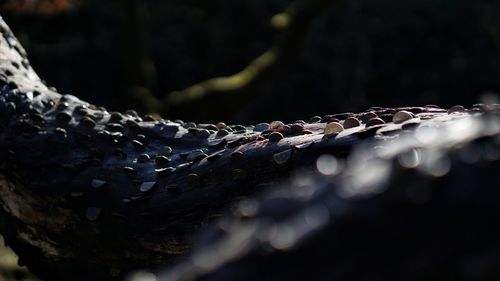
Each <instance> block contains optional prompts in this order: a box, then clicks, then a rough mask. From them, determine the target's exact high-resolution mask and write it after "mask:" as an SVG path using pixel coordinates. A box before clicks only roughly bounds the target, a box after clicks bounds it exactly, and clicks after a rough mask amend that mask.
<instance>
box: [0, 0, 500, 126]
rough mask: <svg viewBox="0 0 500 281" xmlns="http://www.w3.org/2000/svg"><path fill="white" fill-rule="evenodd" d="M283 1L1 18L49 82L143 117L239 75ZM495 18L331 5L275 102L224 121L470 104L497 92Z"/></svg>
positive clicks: (489, 12) (124, 5) (454, 4)
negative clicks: (167, 101) (177, 95)
mask: <svg viewBox="0 0 500 281" xmlns="http://www.w3.org/2000/svg"><path fill="white" fill-rule="evenodd" d="M4 2H5V1H4ZM7 2H9V1H7ZM27 2H44V1H27ZM46 2H50V3H56V2H58V1H46ZM59 2H61V1H59ZM63 2H66V1H62V2H61V3H63ZM290 2H291V1H287V0H269V1H255V0H242V1H230V0H215V1H210V2H203V1H201V2H200V1H192V0H190V1H185V0H182V1H181V0H170V1H159V0H141V1H138V0H137V1H134V0H124V1H119V0H113V1H111V0H110V1H97V0H87V1H71V2H68V3H70V4H71V5H70V6H71V7H72V8H71V9H69V10H67V11H65V12H64V13H56V14H52V15H47V14H43V13H41V14H40V13H17V12H14V11H13V10H5V9H3V10H2V14H3V15H4V16H5V17H6V20H7V22H9V23H10V25H11V27H12V28H13V30H14V31H15V32H16V34H17V35H18V36H20V37H21V39H22V41H23V43H24V45H25V47H26V48H27V49H28V53H29V54H30V57H31V60H32V62H33V64H34V66H35V67H36V69H37V70H38V71H39V73H40V75H41V76H42V77H44V78H46V80H47V81H48V82H49V84H51V85H55V86H56V87H58V88H59V89H61V90H62V91H63V92H68V91H71V92H75V93H78V94H79V95H81V96H82V97H83V98H85V99H88V100H92V101H94V102H95V103H98V104H104V105H107V106H108V107H110V108H113V109H125V108H127V107H131V104H134V107H140V109H141V110H142V111H143V112H147V111H150V110H154V108H155V104H154V101H153V100H150V101H149V102H148V100H147V99H144V97H149V96H151V95H153V96H156V97H158V98H163V97H165V96H166V95H167V94H168V93H171V92H173V91H177V90H182V89H185V88H186V87H188V86H190V85H193V84H196V83H197V82H200V81H203V80H206V79H209V78H213V77H218V76H226V75H231V74H234V73H237V72H238V71H240V70H242V69H243V68H244V67H245V66H246V65H248V63H249V62H251V61H252V60H253V59H254V58H256V57H257V56H259V55H260V54H262V53H263V52H264V51H265V50H266V49H268V48H269V47H270V46H271V44H272V42H273V39H274V34H275V31H274V30H273V28H272V26H271V18H272V16H273V15H275V14H277V13H279V12H281V11H283V10H284V9H285V8H286V7H288V5H289V4H290ZM499 11H500V4H498V3H497V2H495V1H489V0H478V1H467V0H443V1H431V0H423V1H422V0H408V1H400V2H394V1H388V0H381V1H380V0H377V1H375V0H363V1H362V0H352V1H340V3H339V5H337V6H335V7H334V9H331V10H327V11H325V13H324V14H323V15H322V16H321V17H320V18H319V19H318V21H317V22H316V23H315V24H314V25H313V26H312V28H311V30H310V32H309V33H308V34H309V35H308V37H307V41H306V45H305V49H304V52H303V54H302V56H298V57H297V58H296V60H295V62H293V63H292V64H291V65H290V67H289V69H288V70H287V71H286V73H285V75H283V76H282V78H280V79H278V80H275V81H272V88H273V91H272V96H263V97H258V98H256V99H254V100H253V101H251V102H250V103H249V104H248V105H247V106H244V107H242V108H240V109H239V112H238V114H237V115H236V116H233V118H232V120H237V119H239V120H243V121H246V122H252V121H257V120H258V121H262V120H270V119H278V118H280V119H286V120H290V119H297V118H305V117H307V116H309V115H313V114H322V113H327V112H334V111H345V110H359V109H364V108H366V107H368V106H373V105H387V106H393V105H402V104H412V105H419V104H429V103H438V104H441V105H444V106H446V105H451V104H457V103H464V104H470V103H474V102H476V101H477V100H478V98H479V96H480V95H481V94H483V93H484V92H489V91H500V80H499V79H497V77H498V76H499V73H500V60H499V57H498V53H499V44H500V37H499V34H500V22H499V20H498V19H499V18H500V17H499ZM227 106H231V105H228V104H221V105H220V107H218V108H206V109H205V110H210V111H219V112H220V111H224V110H225V109H226V108H227ZM181 115H182V117H185V118H187V119H192V118H196V116H197V115H196V112H189V111H186V112H183V113H182V114H181ZM166 117H169V118H176V117H179V116H168V115H167V116H166ZM190 117H191V118H190ZM229 121H231V120H229Z"/></svg>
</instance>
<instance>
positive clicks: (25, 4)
mask: <svg viewBox="0 0 500 281" xmlns="http://www.w3.org/2000/svg"><path fill="white" fill-rule="evenodd" d="M0 3H1V4H0V9H1V10H2V11H3V12H5V13H14V14H39V15H45V16H54V15H56V14H60V13H65V12H68V11H70V10H72V9H74V8H76V7H75V6H76V4H78V1H70V0H7V1H2V2H0Z"/></svg>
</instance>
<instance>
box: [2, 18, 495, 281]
mask: <svg viewBox="0 0 500 281" xmlns="http://www.w3.org/2000/svg"><path fill="white" fill-rule="evenodd" d="M0 31H1V33H2V37H1V38H0V69H1V73H0V202H1V203H2V209H1V210H0V231H1V232H2V234H3V235H4V236H5V239H6V242H7V243H8V244H9V245H10V246H11V247H12V248H13V249H14V250H15V251H16V252H17V253H18V255H19V256H20V261H21V262H22V263H24V264H26V265H27V266H28V267H29V268H30V270H32V271H33V272H34V273H35V274H37V275H39V276H40V277H42V278H45V279H47V280H114V279H119V278H121V277H122V276H123V274H125V273H127V272H129V271H131V270H134V269H137V268H154V267H155V266H159V265H162V264H166V263H169V262H171V261H172V259H174V258H176V257H179V256H182V255H186V254H187V253H188V252H189V249H190V247H191V245H192V243H193V235H194V233H196V232H197V231H198V229H200V228H202V227H203V226H205V225H207V224H209V223H210V222H211V221H212V220H213V219H214V218H217V217H219V216H220V215H221V214H222V213H223V212H224V211H225V210H226V209H228V208H230V206H231V203H232V202H235V200H237V199H238V198H241V197H244V196H248V195H252V194H255V193H256V192H258V191H259V190H262V189H263V188H264V187H266V186H269V185H271V184H273V183H274V182H276V181H277V180H280V179H283V178H286V177H287V176H288V175H289V172H290V171H293V170H295V169H298V168H304V167H310V166H311V164H313V163H315V161H316V159H317V157H318V156H320V155H322V154H325V153H328V154H332V155H335V156H336V157H337V158H339V159H344V158H346V157H347V156H348V155H349V154H350V153H351V151H352V150H353V147H355V146H356V145H357V144H359V143H360V142H366V141H368V140H372V139H382V140H388V141H389V140H392V141H393V142H394V143H395V144H394V145H396V144H398V143H400V144H402V143H403V142H402V141H399V140H400V139H401V136H404V135H405V134H407V133H409V132H410V131H409V130H412V129H414V128H416V127H418V126H422V125H425V124H430V125H433V124H442V125H443V126H444V125H445V124H449V123H452V124H454V123H457V124H458V121H457V120H458V119H463V118H465V119H467V120H469V119H470V118H471V117H469V113H468V111H466V110H465V109H463V108H460V107H455V108H453V109H451V111H447V110H443V109H440V108H437V107H406V108H398V109H386V108H372V109H370V110H368V111H366V112H362V113H357V114H354V113H342V114H337V115H328V116H324V117H317V118H312V119H311V120H309V121H310V122H308V123H306V122H295V123H294V124H288V125H285V124H283V123H281V122H273V123H271V124H259V125H255V126H241V125H235V126H226V125H224V124H217V125H210V124H193V123H184V122H180V121H179V122H171V121H169V120H163V119H162V120H154V119H153V118H152V117H151V116H144V117H139V116H137V114H136V113H135V112H134V111H127V112H125V113H123V114H122V113H117V112H108V111H106V110H105V109H104V108H100V107H96V106H94V105H91V104H88V103H86V102H84V101H81V100H79V99H78V98H76V97H74V96H71V95H60V94H59V93H57V92H56V91H55V90H53V89H50V88H48V87H47V86H45V85H44V83H42V81H41V80H40V79H39V78H38V76H37V75H36V74H35V72H34V71H33V69H32V68H31V67H30V65H29V62H28V60H27V58H26V54H25V52H24V50H23V49H22V47H21V46H20V45H19V43H18V41H17V40H16V39H15V37H14V36H13V34H12V32H11V31H10V30H9V28H8V27H7V25H6V24H5V23H4V22H3V21H1V22H0ZM490 109H492V108H483V107H478V108H476V110H474V112H476V111H477V112H478V114H482V113H483V112H485V111H490ZM471 112H473V111H471ZM449 113H453V114H451V115H449ZM379 117H380V118H379ZM384 120H385V121H384ZM471 120H472V119H471ZM357 122H360V123H357ZM344 127H345V130H344ZM485 130H486V129H485ZM493 133H498V132H496V131H495V132H493ZM490 134H492V133H490ZM482 135H487V134H486V133H484V132H483V131H477V132H475V134H474V136H475V137H479V136H482ZM452 140H453V139H450V140H449V143H450V144H453V145H457V144H456V143H453V142H452ZM460 140H461V141H463V142H466V141H468V140H470V138H469V139H467V138H465V139H463V140H462V139H460ZM427 145H428V146H431V145H432V144H427ZM391 146H392V144H391ZM395 147H398V146H395ZM356 167H357V166H356V165H355V166H353V168H356ZM369 168H373V167H372V166H369V167H367V169H369ZM353 176H354V177H357V174H354V175H353ZM383 176H384V177H387V176H388V175H386V174H384V175H383ZM360 178H361V179H363V178H365V177H360ZM372 180H374V179H371V178H367V179H366V180H365V181H369V183H368V185H371V184H373V183H372V182H371V181H372ZM361 182H364V181H361ZM287 205H288V204H287ZM278 206H279V205H278ZM290 206H293V204H291V205H290ZM276 212H277V213H279V211H278V210H276ZM275 215H276V214H275ZM255 264H256V265H257V264H258V263H255ZM276 270H278V268H276ZM242 272H243V271H242ZM186 274H187V275H186V278H187V277H188V275H189V274H188V273H186ZM193 274H197V273H196V271H193Z"/></svg>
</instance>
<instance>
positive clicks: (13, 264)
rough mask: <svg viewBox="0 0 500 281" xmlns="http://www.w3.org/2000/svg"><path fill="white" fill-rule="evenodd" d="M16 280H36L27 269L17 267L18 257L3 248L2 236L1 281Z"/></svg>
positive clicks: (0, 250) (0, 251) (0, 247)
mask: <svg viewBox="0 0 500 281" xmlns="http://www.w3.org/2000/svg"><path fill="white" fill-rule="evenodd" d="M14 280H18V281H34V280H36V278H35V277H33V276H32V275H31V274H29V273H28V270H27V269H26V268H24V267H23V268H21V267H19V266H18V265H17V257H16V255H15V254H14V253H13V252H12V251H11V250H10V249H8V248H5V247H4V246H3V238H2V236H0V281H14Z"/></svg>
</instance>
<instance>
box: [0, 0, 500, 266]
mask: <svg viewBox="0 0 500 281" xmlns="http://www.w3.org/2000/svg"><path fill="white" fill-rule="evenodd" d="M0 13H1V15H2V16H3V17H4V19H5V21H6V22H7V23H8V24H9V25H10V27H11V28H12V30H13V31H14V33H15V34H16V35H17V37H18V38H19V39H20V41H21V43H22V44H23V46H24V47H25V48H26V50H27V52H28V54H29V56H30V60H31V63H32V65H33V67H34V68H35V69H36V71H37V72H38V74H39V75H40V77H42V78H43V79H45V80H46V81H47V84H48V85H50V86H54V87H56V88H57V89H58V90H59V91H60V92H61V93H69V94H75V95H78V96H79V97H81V98H82V99H84V100H87V101H89V102H91V103H94V104H97V105H102V106H105V107H106V108H107V109H108V110H112V111H122V110H126V109H128V108H134V109H136V110H137V111H139V113H141V114H146V113H156V114H161V115H162V116H163V117H164V118H168V119H179V118H182V119H187V120H190V121H203V122H217V121H224V122H226V123H236V122H241V123H246V124H249V123H255V122H269V121H272V120H276V119H279V120H283V121H293V120H295V119H307V118H308V117H310V116H313V115H322V114H328V113H335V112H345V111H358V110H364V109H367V108H368V107H371V106H399V105H426V104H438V105H441V106H452V105H455V104H464V105H466V106H467V105H469V106H470V105H471V104H473V103H476V102H477V101H478V100H479V98H480V96H482V95H484V94H491V93H493V94H495V93H497V92H500V79H499V74H500V56H499V52H500V2H498V1H493V0H475V1H470V0H406V1H393V0H392V1H391V0H349V1H333V0H302V1H301V0H238V1H234V0H211V1H194V0H107V1H102V0H100V1H98V0H0ZM242 70H244V71H242ZM215 77H226V79H225V80H224V79H221V80H217V79H216V80H213V78H215ZM210 79H212V80H210ZM207 80H208V82H207ZM204 81H205V82H204ZM200 95H201V96H202V97H201V98H196V97H198V96H200ZM191 96H194V98H192V97H191ZM172 97H177V98H172ZM179 97H180V100H183V99H184V97H186V99H185V101H184V102H183V103H182V104H180V103H179V102H178V100H179ZM0 255H1V254H0ZM2 259H3V257H0V260H2ZM0 268H1V267H0Z"/></svg>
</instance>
